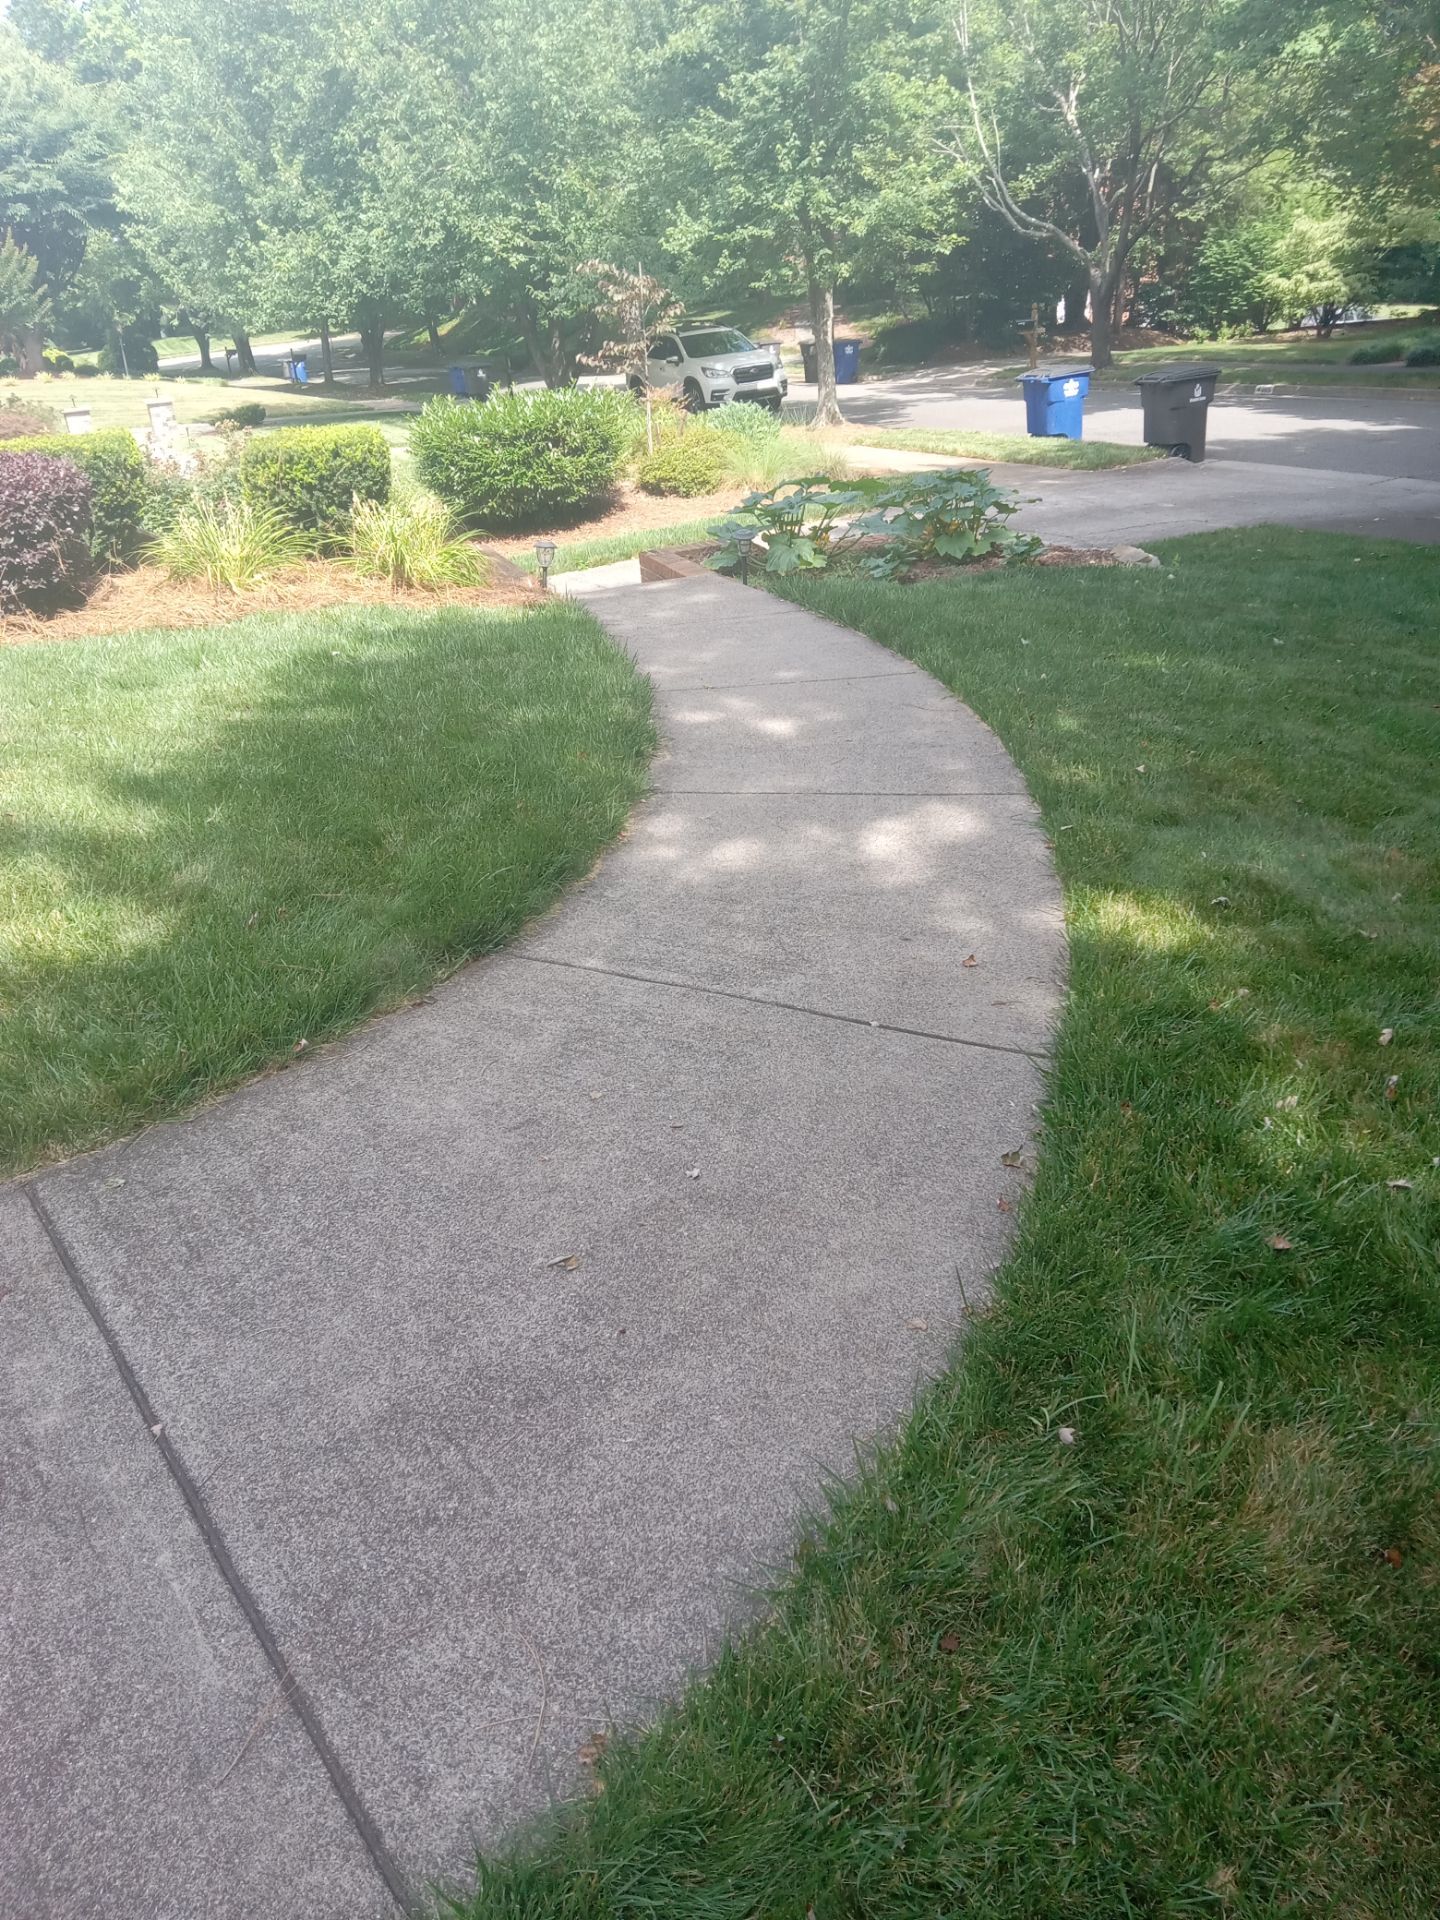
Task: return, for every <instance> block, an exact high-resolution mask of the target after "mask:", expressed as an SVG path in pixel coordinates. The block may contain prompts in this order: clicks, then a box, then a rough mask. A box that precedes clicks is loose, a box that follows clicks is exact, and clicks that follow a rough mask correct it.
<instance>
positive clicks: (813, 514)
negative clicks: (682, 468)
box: [705, 469, 1041, 580]
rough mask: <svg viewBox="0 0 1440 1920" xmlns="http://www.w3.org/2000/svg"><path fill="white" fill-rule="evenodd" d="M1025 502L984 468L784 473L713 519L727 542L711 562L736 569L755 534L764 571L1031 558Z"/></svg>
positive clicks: (889, 571) (1035, 543) (897, 569)
mask: <svg viewBox="0 0 1440 1920" xmlns="http://www.w3.org/2000/svg"><path fill="white" fill-rule="evenodd" d="M1022 504H1023V503H1022V502H1021V501H1020V500H1019V499H1017V498H1016V496H1015V495H1014V494H1013V493H1009V492H1007V491H1006V490H1005V489H1004V488H1003V487H996V486H992V485H991V483H990V477H989V475H988V474H987V473H985V472H983V471H974V472H972V471H969V470H966V469H956V470H954V471H950V470H947V471H945V472H942V473H922V474H916V475H914V476H913V477H911V478H909V479H905V480H892V479H888V478H887V479H873V480H851V481H847V482H846V483H845V484H844V485H843V486H837V485H836V484H835V483H834V482H833V481H832V480H831V479H829V478H827V477H826V476H825V475H824V474H815V475H812V476H811V477H810V478H808V479H805V480H788V481H785V482H784V483H783V484H782V485H781V486H778V487H772V488H771V489H770V490H769V491H768V492H766V493H752V494H750V495H749V496H748V497H747V498H746V499H745V500H743V501H742V502H741V504H740V512H739V514H738V515H737V516H736V517H735V518H734V519H732V520H727V521H725V522H723V523H722V524H721V525H719V526H715V527H712V528H711V532H712V534H713V535H714V536H715V538H716V539H718V540H720V541H722V542H723V545H722V546H721V548H720V551H719V552H718V553H715V554H712V555H711V556H710V558H709V559H708V560H707V561H706V562H705V564H706V566H708V567H711V568H713V569H714V570H715V571H716V572H718V573H730V572H733V571H734V570H735V569H736V568H737V567H738V566H739V565H740V561H741V547H740V542H741V540H742V538H744V537H746V536H748V537H749V538H750V540H751V541H752V542H753V545H752V547H751V550H750V553H751V561H750V563H751V564H752V565H754V566H757V567H760V568H762V569H763V570H764V571H765V572H766V573H774V574H787V573H801V572H807V571H808V572H814V571H818V570H819V569H820V568H823V567H828V566H830V565H831V564H832V563H833V562H834V561H835V560H836V559H838V558H841V557H845V558H847V559H853V560H854V562H855V564H856V566H857V567H858V568H859V569H860V570H861V571H862V572H865V573H868V574H871V575H872V576H873V577H874V578H876V579H880V580H887V579H893V578H894V577H895V575H897V574H901V573H905V572H908V571H909V569H910V568H912V567H916V566H921V565H924V564H925V563H927V562H930V563H934V562H937V561H938V562H940V563H942V564H943V563H944V562H947V561H951V562H954V563H955V564H956V565H961V564H964V563H965V562H967V561H976V560H986V559H989V558H991V557H993V556H995V555H997V554H998V555H1001V556H1003V557H1004V558H1005V559H1007V560H1024V559H1028V558H1029V556H1030V555H1031V554H1033V553H1036V552H1038V551H1039V549H1040V546H1041V542H1040V541H1039V540H1038V539H1036V538H1035V537H1034V536H1033V535H1029V534H1022V533H1019V532H1017V531H1016V529H1015V528H1013V527H1011V526H1010V525H1009V524H1008V523H1009V521H1010V519H1011V516H1012V515H1014V514H1015V513H1017V512H1018V511H1019V509H1020V507H1021V505H1022Z"/></svg>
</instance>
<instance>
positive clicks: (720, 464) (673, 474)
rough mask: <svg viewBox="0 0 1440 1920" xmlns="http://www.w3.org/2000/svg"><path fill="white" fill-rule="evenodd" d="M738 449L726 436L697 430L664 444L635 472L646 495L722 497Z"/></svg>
mask: <svg viewBox="0 0 1440 1920" xmlns="http://www.w3.org/2000/svg"><path fill="white" fill-rule="evenodd" d="M736 452H737V448H736V447H735V445H734V443H733V442H732V441H730V440H728V439H727V438H726V436H725V435H724V434H720V433H709V432H706V431H704V430H703V429H701V428H698V427H694V428H691V430H690V431H689V432H688V433H682V434H681V435H680V437H679V439H677V440H663V441H661V443H660V444H659V446H657V447H656V449H655V451H654V453H650V454H646V455H645V457H644V458H643V459H642V460H641V461H640V463H639V465H638V466H637V468H636V470H635V476H636V479H637V480H638V481H639V483H640V485H641V486H642V487H643V488H644V490H645V492H646V493H669V494H679V495H681V496H682V497H683V498H686V499H693V498H694V497H695V496H696V495H697V494H702V493H718V492H719V490H720V488H721V487H723V486H724V484H725V482H726V480H727V479H728V478H729V476H730V472H731V468H732V467H733V465H734V461H735V454H736Z"/></svg>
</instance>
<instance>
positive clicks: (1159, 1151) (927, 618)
mask: <svg viewBox="0 0 1440 1920" xmlns="http://www.w3.org/2000/svg"><path fill="white" fill-rule="evenodd" d="M1160 551H1161V553H1162V555H1163V558H1164V561H1165V565H1164V567H1163V568H1162V569H1160V570H1158V571H1151V572H1135V573H1128V572H1127V573H1118V574H1117V573H1113V572H1085V571H1081V572H1076V573H1073V574H1072V573H1065V572H1044V571H1039V570H1036V571H1032V572H1025V571H1023V570H1017V571H1015V572H1013V573H1010V574H1000V575H995V574H992V575H983V576H979V577H975V578H972V579H969V580H965V581H963V582H960V583H959V584H953V585H950V584H935V585H930V586H925V587H915V588H902V587H896V586H887V585H879V584H873V583H869V582H864V581H858V580H843V579H834V580H824V579H817V580H814V581H811V582H808V583H806V584H804V585H803V586H799V587H797V588H795V589H794V590H793V597H795V598H796V599H798V600H800V601H802V602H803V603H804V604H805V605H807V606H811V607H813V608H815V609H816V610H818V611H819V612H821V613H823V614H826V615H828V616H830V617H832V618H834V619H836V620H839V621H843V622H845V623H847V624H850V625H853V626H856V627H859V628H862V629H864V630H865V631H866V632H869V633H871V634H873V635H874V636H875V637H876V638H878V639H880V640H881V641H883V642H885V643H886V644H887V645H888V646H891V647H893V648H895V649H896V650H897V651H898V652H901V653H903V654H905V655H906V656H908V657H909V658H910V659H913V660H915V661H917V662H919V663H920V664H921V665H922V666H924V667H925V668H927V669H928V670H929V671H930V672H932V673H934V674H935V675H936V676H937V677H938V678H939V679H941V680H942V681H944V682H945V683H946V684H947V685H949V686H951V687H952V688H954V689H955V690H956V691H957V692H958V693H960V694H961V695H962V696H963V697H964V698H965V699H966V700H968V701H969V702H970V703H971V704H972V705H973V706H974V707H975V708H976V709H977V710H978V711H979V712H980V713H981V714H982V715H983V716H984V717H985V718H986V719H987V720H988V721H989V722H990V723H991V724H992V725H993V726H994V727H996V728H997V729H998V731H999V733H1000V734H1001V736H1002V738H1003V739H1004V740H1005V742H1006V743H1007V745H1008V746H1009V748H1010V750H1011V752H1012V753H1013V754H1014V755H1015V757H1016V758H1017V759H1018V760H1019V761H1020V763H1021V764H1022V766H1023V767H1024V770H1025V772H1026V775H1027V777H1028V780H1029V783H1030V786H1031V789H1032V791H1033V792H1034V794H1035V796H1036V798H1037V799H1038V800H1039V802H1040V804H1041V806H1042V808H1043V810H1044V817H1045V822H1046V828H1047V831H1048V833H1049V835H1050V837H1051V838H1052V839H1053V842H1054V846H1055V859H1056V861H1057V863H1058V865H1059V868H1060V871H1061V874H1062V877H1063V880H1064V885H1065V889H1066V895H1067V903H1068V922H1069V937H1070V943H1071V980H1070V985H1071V997H1070V1003H1069V1008H1068V1012H1067V1014H1066V1017H1065V1021H1064V1025H1063V1029H1062V1031H1061V1033H1060V1035H1059V1039H1058V1044H1057V1048H1056V1053H1055V1060H1054V1065H1053V1075H1052V1080H1051V1086H1050V1093H1049V1098H1048V1102H1047V1105H1046V1108H1045V1111H1044V1115H1043V1140H1042V1148H1041V1152H1040V1158H1039V1170H1038V1176H1037V1180H1036V1184H1035V1188H1034V1191H1033V1194H1032V1196H1031V1197H1030V1198H1029V1199H1028V1201H1027V1202H1026V1203H1025V1204H1024V1205H1023V1207H1022V1209H1021V1216H1020V1222H1019V1233H1018V1237H1017V1240H1016V1243H1015V1247H1014V1250H1013V1253H1012V1256H1011V1258H1010V1260H1009V1262H1008V1264H1007V1265H1006V1267H1005V1268H1004V1270H1003V1271H1002V1273H1001V1274H1000V1275H999V1277H998V1283H997V1285H998V1291H997V1295H996V1298H995V1301H994V1304H993V1306H992V1307H991V1308H990V1309H989V1310H988V1311H986V1312H984V1313H983V1314H981V1315H979V1316H978V1317H977V1318H975V1319H974V1321H973V1322H972V1327H971V1331H970V1334H969V1337H968V1339H967V1341H966V1342H965V1344H964V1346H963V1348H962V1349H961V1351H960V1353H959V1355H958V1357H957V1359H956V1362H955V1365H954V1368H953V1371H951V1372H950V1373H949V1374H948V1375H947V1376H946V1377H945V1378H944V1379H942V1380H941V1381H940V1382H939V1383H938V1384H937V1385H936V1386H935V1387H934V1388H933V1389H932V1390H931V1391H929V1392H928V1393H927V1394H926V1395H925V1396H924V1398H923V1400H922V1402H921V1404H920V1406H919V1408H918V1410H917V1412H916V1413H915V1415H914V1417H913V1418H912V1419H911V1421H910V1422H909V1424H908V1426H907V1428H906V1430H905V1431H904V1433H903V1435H902V1436H901V1437H900V1438H899V1440H898V1441H897V1442H896V1443H894V1444H890V1445H887V1446H886V1447H885V1448H884V1449H883V1451H882V1452H881V1454H880V1456H879V1458H878V1461H877V1462H876V1463H875V1464H874V1466H873V1468H872V1469H870V1470H869V1471H867V1472H866V1473H865V1475H864V1476H863V1478H862V1480H861V1482H860V1484H859V1485H858V1486H856V1487H855V1488H854V1489H853V1490H851V1491H849V1492H845V1493H842V1494H841V1495H839V1496H838V1497H837V1499H836V1502H835V1505H834V1508H833V1510H832V1511H831V1512H830V1513H829V1514H828V1516H827V1517H825V1518H823V1519H822V1520H820V1521H819V1522H818V1523H817V1524H816V1525H815V1526H814V1528H813V1530H812V1531H811V1532H810V1533H809V1534H807V1536H806V1537H805V1538H804V1539H803V1540H802V1542H801V1545H800V1548H799V1550H798V1553H797V1565H796V1568H795V1570H794V1571H793V1573H792V1574H791V1575H790V1576H789V1577H788V1579H787V1580H786V1582H785V1583H784V1584H783V1586H782V1587H781V1589H780V1592H779V1595H778V1599H777V1602H776V1608H775V1613H774V1617H773V1619H772V1621H771V1622H770V1624H768V1625H767V1626H765V1627H764V1628H763V1629H762V1630H760V1631H758V1632H756V1633H755V1634H754V1635H753V1637H751V1638H750V1639H748V1640H746V1641H744V1642H742V1643H740V1644H738V1645H736V1646H734V1647H732V1648H731V1650H730V1651H728V1652H727V1653H725V1654H724V1655H723V1656H722V1658H721V1659H720V1661H719V1663H718V1666H717V1667H716V1669H715V1670H714V1673H713V1675H712V1676H711V1678H710V1679H708V1680H707V1681H705V1682H703V1683H701V1684H698V1685H697V1686H696V1687H695V1688H694V1689H693V1690H692V1692H691V1693H690V1695H689V1697H688V1699H687V1700H686V1701H685V1703H684V1704H683V1706H681V1707H680V1708H679V1709H678V1710H677V1711H676V1712H674V1713H673V1714H671V1715H670V1716H669V1717H667V1718H666V1719H665V1720H663V1721H662V1723H661V1724H660V1725H659V1726H658V1727H657V1728H656V1729H655V1730H654V1731H652V1732H650V1733H648V1734H646V1735H644V1736H643V1737H641V1738H639V1739H638V1740H636V1741H634V1742H630V1741H626V1740H620V1739H617V1740H615V1741H614V1742H612V1744H611V1745H610V1747H609V1749H608V1751H607V1752H606V1753H605V1754H604V1756H603V1758H602V1759H601V1761H600V1763H599V1772H600V1776H601V1779H602V1782H603V1788H604V1791H603V1793H602V1794H601V1795H600V1797H598V1798H597V1799H595V1800H593V1801H592V1802H590V1803H589V1804H587V1805H586V1806H585V1807H584V1808H583V1809H582V1810H581V1811H580V1812H579V1813H578V1814H576V1815H575V1816H574V1817H573V1818H572V1819H571V1820H570V1821H569V1822H568V1823H567V1824H563V1825H559V1826H552V1827H550V1828H548V1829H546V1830H544V1832H543V1833H542V1835H541V1837H540V1838H539V1839H538V1840H537V1841H535V1842H534V1844H533V1846H532V1848H531V1850H530V1851H529V1852H526V1853H524V1854H522V1855H520V1856H518V1860H517V1862H516V1863H512V1864H509V1865H507V1864H504V1863H495V1864H493V1865H491V1866H489V1867H487V1868H486V1869H484V1872H483V1879H482V1886H481V1890H480V1892H479V1893H478V1894H477V1895H476V1896H475V1898H474V1904H473V1906H472V1907H469V1908H467V1909H466V1911H467V1912H469V1913H471V1914H472V1915H473V1916H477V1917H478V1916H484V1920H522V1917H523V1920H542V1916H543V1917H544V1920H561V1917H562V1916H563V1917H564V1920H582V1917H583V1920H602V1917H603V1920H622V1916H623V1920H631V1917H632V1916H633V1917H634V1920H639V1917H640V1916H650V1917H657V1920H658V1916H671V1915H674V1916H681V1915H683V1916H685V1920H758V1917H760V1916H763V1920H807V1917H808V1916H812V1915H813V1920H842V1917H843V1920H861V1916H863V1920H930V1917H931V1916H935V1917H936V1920H939V1917H940V1916H945V1917H946V1920H948V1917H949V1916H952V1915H953V1916H956V1917H957V1920H958V1917H959V1916H961V1915H967V1916H968V1915H974V1916H976V1917H977V1920H979V1917H980V1916H983V1917H984V1920H1111V1917H1112V1916H1113V1917H1114V1920H1120V1916H1125V1915H1132V1916H1138V1915H1147V1916H1157V1917H1158V1916H1176V1917H1178V1916H1200V1915H1212V1914H1213V1915H1216V1916H1226V1915H1231V1916H1242V1915H1243V1916H1254V1917H1255V1920H1259V1916H1273V1915H1279V1914H1296V1915H1300V1914H1305V1915H1321V1914H1326V1915H1335V1916H1340V1915H1345V1916H1348V1917H1350V1920H1396V1917H1397V1916H1405V1917H1406V1920H1430V1917H1431V1916H1433V1915H1434V1914H1435V1913H1436V1912H1437V1911H1440V1711H1437V1708H1440V1651H1437V1650H1440V1562H1437V1549H1440V1524H1437V1523H1440V1501H1437V1495H1440V1278H1437V1274H1440V1269H1437V1262H1436V1254H1437V1242H1440V1170H1437V1168H1436V1165H1435V1156H1436V1155H1437V1154H1440V1121H1437V1111H1436V1098H1437V1094H1440V1070H1437V1047H1436V1041H1437V1037H1440V1033H1437V1028H1440V1022H1437V1010H1436V977H1437V974H1436V956H1437V954H1440V783H1437V779H1436V767H1437V763H1440V714H1437V711H1436V706H1435V701H1436V697H1437V696H1436V679H1435V671H1434V669H1435V644H1434V607H1435V604H1436V599H1437V595H1440V552H1437V551H1435V550H1433V549H1423V548H1412V547H1402V546H1398V545H1390V544H1381V543H1378V542H1376V543H1369V542H1365V541H1360V540H1350V539H1345V538H1338V537H1329V536H1323V535H1304V534H1299V533H1284V532H1276V531H1255V530H1250V531H1245V532H1238V533H1228V534H1223V535H1221V534H1217V535H1209V536H1204V537H1200V538H1194V539H1190V540H1183V541H1176V542H1173V543H1170V544H1166V545H1163V546H1162V547H1161V549H1160ZM1382 1034H1391V1035H1393V1037H1392V1038H1391V1039H1390V1041H1389V1044H1383V1043H1382ZM1012 1144H1013V1142H1011V1141H1008V1140H1005V1141H999V1140H997V1142H996V1157H997V1166H998V1160H999V1154H1000V1150H1001V1148H1002V1147H1008V1146H1010V1145H1012ZM1397 1183H1402V1184H1397Z"/></svg>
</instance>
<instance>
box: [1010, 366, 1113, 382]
mask: <svg viewBox="0 0 1440 1920" xmlns="http://www.w3.org/2000/svg"><path fill="white" fill-rule="evenodd" d="M1094 371H1095V369H1094V368H1093V367H1050V368H1048V369H1047V368H1045V367H1037V368H1036V369H1035V370H1034V372H1033V373H1019V374H1016V376H1015V377H1016V379H1017V380H1021V381H1025V380H1075V379H1079V378H1080V377H1082V376H1083V377H1084V378H1085V379H1086V380H1088V379H1089V378H1090V376H1091V374H1092V373H1094Z"/></svg>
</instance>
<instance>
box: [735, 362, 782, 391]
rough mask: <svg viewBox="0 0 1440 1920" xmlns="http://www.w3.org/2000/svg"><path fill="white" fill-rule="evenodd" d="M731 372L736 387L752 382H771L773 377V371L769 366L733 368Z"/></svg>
mask: <svg viewBox="0 0 1440 1920" xmlns="http://www.w3.org/2000/svg"><path fill="white" fill-rule="evenodd" d="M731 371H732V372H733V374H734V376H735V384H736V386H737V387H738V386H744V385H746V384H747V382H749V381H752V380H773V379H774V377H775V369H774V368H773V367H770V366H764V367H733V368H732V369H731Z"/></svg>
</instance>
